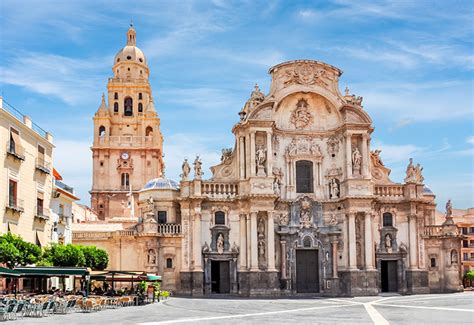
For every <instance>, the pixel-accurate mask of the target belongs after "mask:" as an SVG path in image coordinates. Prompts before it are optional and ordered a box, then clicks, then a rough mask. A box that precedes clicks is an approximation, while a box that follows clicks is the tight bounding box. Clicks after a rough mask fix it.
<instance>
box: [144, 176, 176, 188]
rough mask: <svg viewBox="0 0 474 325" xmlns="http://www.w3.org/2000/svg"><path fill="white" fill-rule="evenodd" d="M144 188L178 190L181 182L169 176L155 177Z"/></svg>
mask: <svg viewBox="0 0 474 325" xmlns="http://www.w3.org/2000/svg"><path fill="white" fill-rule="evenodd" d="M143 189H144V190H152V189H155V190H178V189H179V184H178V183H176V182H175V181H173V180H171V179H168V178H161V177H159V178H154V179H152V180H150V181H148V182H147V183H146V184H145V186H144V187H143Z"/></svg>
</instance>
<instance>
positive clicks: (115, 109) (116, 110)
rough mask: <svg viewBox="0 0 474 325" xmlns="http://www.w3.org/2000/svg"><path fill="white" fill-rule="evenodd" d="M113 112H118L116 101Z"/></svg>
mask: <svg viewBox="0 0 474 325" xmlns="http://www.w3.org/2000/svg"><path fill="white" fill-rule="evenodd" d="M114 112H115V113H118V103H117V102H115V103H114Z"/></svg>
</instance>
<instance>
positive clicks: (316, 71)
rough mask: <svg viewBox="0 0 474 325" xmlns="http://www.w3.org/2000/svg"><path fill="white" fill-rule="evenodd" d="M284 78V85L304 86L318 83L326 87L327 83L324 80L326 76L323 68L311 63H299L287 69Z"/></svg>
mask: <svg viewBox="0 0 474 325" xmlns="http://www.w3.org/2000/svg"><path fill="white" fill-rule="evenodd" d="M285 75H286V79H285V81H284V85H285V86H288V85H290V84H295V83H296V84H301V85H305V86H309V85H320V86H322V87H328V86H329V83H328V82H327V81H326V80H325V79H326V78H328V77H327V75H326V71H325V70H324V69H321V68H318V67H316V66H314V65H311V64H306V63H299V64H297V65H295V67H294V68H293V69H288V70H287V71H286V73H285Z"/></svg>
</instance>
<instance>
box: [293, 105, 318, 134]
mask: <svg viewBox="0 0 474 325" xmlns="http://www.w3.org/2000/svg"><path fill="white" fill-rule="evenodd" d="M308 108H309V107H308V101H307V100H306V99H304V98H301V99H300V100H298V103H297V104H296V109H295V110H294V111H293V112H292V113H291V117H290V121H291V123H293V125H294V126H295V127H296V128H297V129H303V128H305V127H307V126H309V125H310V124H311V123H312V121H313V116H312V115H311V113H310V112H309V109H308Z"/></svg>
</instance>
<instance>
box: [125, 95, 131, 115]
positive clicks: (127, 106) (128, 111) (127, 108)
mask: <svg viewBox="0 0 474 325" xmlns="http://www.w3.org/2000/svg"><path fill="white" fill-rule="evenodd" d="M123 107H124V108H123V113H124V115H125V116H133V99H132V98H131V97H125V99H124V100H123Z"/></svg>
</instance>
